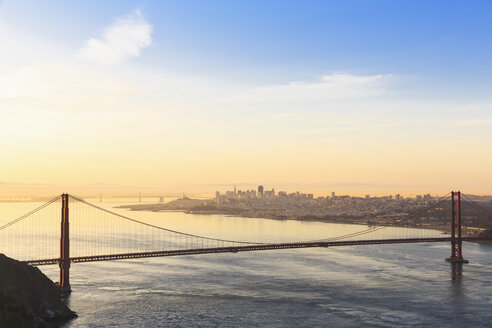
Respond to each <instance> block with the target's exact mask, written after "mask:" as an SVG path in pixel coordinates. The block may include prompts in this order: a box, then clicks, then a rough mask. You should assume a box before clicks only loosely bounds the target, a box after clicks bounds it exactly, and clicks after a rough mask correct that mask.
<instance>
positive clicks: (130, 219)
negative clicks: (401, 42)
mask: <svg viewBox="0 0 492 328" xmlns="http://www.w3.org/2000/svg"><path fill="white" fill-rule="evenodd" d="M69 197H70V198H72V199H74V200H76V201H79V202H81V203H83V204H85V205H88V206H91V207H93V208H95V209H98V210H100V211H103V212H105V213H108V214H111V215H115V216H118V217H120V218H122V219H125V220H128V221H131V222H134V223H138V224H142V225H145V226H148V227H151V228H155V229H159V230H162V231H167V232H172V233H176V234H179V235H183V236H188V237H195V238H201V239H205V240H211V241H218V242H227V243H235V244H244V245H261V244H265V243H261V242H248V241H237V240H227V239H219V238H210V237H204V236H199V235H194V234H190V233H186V232H181V231H176V230H171V229H167V228H163V227H159V226H156V225H154V224H150V223H146V222H143V221H139V220H135V219H132V218H130V217H128V216H125V215H122V214H118V213H115V212H112V211H110V210H107V209H105V208H102V207H100V206H97V205H94V204H91V203H89V202H87V201H85V200H83V199H81V198H79V197H76V196H73V195H69Z"/></svg>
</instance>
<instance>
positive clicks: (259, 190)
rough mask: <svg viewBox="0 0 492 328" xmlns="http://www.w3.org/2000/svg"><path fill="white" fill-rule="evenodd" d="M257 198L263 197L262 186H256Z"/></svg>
mask: <svg viewBox="0 0 492 328" xmlns="http://www.w3.org/2000/svg"><path fill="white" fill-rule="evenodd" d="M258 197H263V186H262V185H259V186H258Z"/></svg>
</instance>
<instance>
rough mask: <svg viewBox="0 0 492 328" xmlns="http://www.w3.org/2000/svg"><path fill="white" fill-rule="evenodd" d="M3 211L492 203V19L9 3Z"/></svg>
mask: <svg viewBox="0 0 492 328" xmlns="http://www.w3.org/2000/svg"><path fill="white" fill-rule="evenodd" d="M0 49H1V51H0V195H1V194H8V193H33V192H41V191H42V190H49V191H50V192H55V191H56V192H65V191H66V192H70V190H83V191H84V192H89V191H94V192H103V191H104V192H123V191H125V192H127V191H128V192H129V191H132V192H133V191H137V190H143V191H146V192H161V191H162V192H164V191H176V192H210V193H213V192H214V191H215V190H216V189H218V190H227V189H228V190H231V189H232V188H233V185H234V184H237V185H238V188H243V189H245V188H252V187H254V186H255V185H258V184H263V185H264V186H265V187H266V188H271V187H275V188H276V190H280V189H285V190H288V191H295V190H301V191H305V192H315V193H318V194H323V193H326V194H327V193H329V192H331V191H335V192H337V193H348V194H356V195H358V194H385V193H388V194H390V193H401V194H416V193H433V194H446V193H447V192H449V191H450V190H458V189H459V190H462V191H464V192H467V193H475V194H492V169H491V168H492V151H491V150H492V92H491V91H492V65H491V64H492V63H491V61H492V1H490V0H487V1H485V0H483V1H478V0H477V1H474V0H471V1H466V2H463V1H449V0H448V1H438V0H436V1H419V0H415V1H409V0H408V1H406V0H401V1H393V0H388V1H381V0H374V1H364V0H361V1H356V0H347V1H312V0H307V1H275V0H272V1H252V0H249V1H225V0H224V1H213V0H211V1H197V0H195V1H186V0H183V1H89V0H88V1H77V2H76V1H70V2H68V1H23V0H21V1H18V0H16V1H10V0H6V1H0Z"/></svg>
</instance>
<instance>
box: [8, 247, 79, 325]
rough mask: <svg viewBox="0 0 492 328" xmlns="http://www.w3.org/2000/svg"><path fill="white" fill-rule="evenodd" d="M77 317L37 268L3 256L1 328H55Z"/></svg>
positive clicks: (52, 284)
mask: <svg viewBox="0 0 492 328" xmlns="http://www.w3.org/2000/svg"><path fill="white" fill-rule="evenodd" d="M74 317H76V314H75V312H73V311H72V310H70V309H69V308H68V307H67V306H66V305H65V303H63V301H62V300H61V299H60V297H59V294H58V289H57V287H56V285H55V284H54V283H53V281H51V280H50V279H49V278H48V277H46V276H45V275H44V274H43V273H42V272H41V271H40V270H39V269H38V268H36V267H31V266H29V265H27V264H24V263H22V262H19V261H16V260H13V259H11V258H9V257H7V256H5V255H3V254H0V327H12V328H15V327H56V326H57V325H58V324H60V323H63V322H64V321H66V320H69V319H72V318H74Z"/></svg>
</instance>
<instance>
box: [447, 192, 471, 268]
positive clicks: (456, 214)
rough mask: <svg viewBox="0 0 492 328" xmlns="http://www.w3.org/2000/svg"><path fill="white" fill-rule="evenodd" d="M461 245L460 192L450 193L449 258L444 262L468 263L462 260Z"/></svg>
mask: <svg viewBox="0 0 492 328" xmlns="http://www.w3.org/2000/svg"><path fill="white" fill-rule="evenodd" d="M461 244H462V239H461V192H459V191H457V192H454V191H451V256H450V257H449V258H447V259H446V262H451V263H468V261H467V260H465V259H463V254H462V252H461V250H462V247H461V246H462V245H461Z"/></svg>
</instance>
